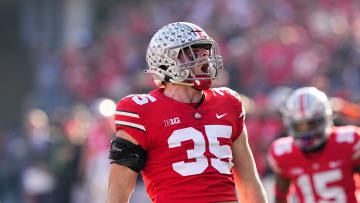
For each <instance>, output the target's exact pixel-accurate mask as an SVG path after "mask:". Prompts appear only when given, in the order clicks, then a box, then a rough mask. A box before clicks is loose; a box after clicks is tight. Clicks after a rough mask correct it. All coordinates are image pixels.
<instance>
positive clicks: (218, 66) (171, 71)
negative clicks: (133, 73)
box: [145, 22, 223, 89]
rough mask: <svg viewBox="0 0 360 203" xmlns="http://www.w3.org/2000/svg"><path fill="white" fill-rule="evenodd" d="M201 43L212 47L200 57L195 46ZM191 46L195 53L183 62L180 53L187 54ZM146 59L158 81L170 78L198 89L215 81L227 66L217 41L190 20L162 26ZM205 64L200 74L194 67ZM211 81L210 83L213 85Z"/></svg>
mask: <svg viewBox="0 0 360 203" xmlns="http://www.w3.org/2000/svg"><path fill="white" fill-rule="evenodd" d="M196 47H201V48H205V49H207V50H209V56H207V57H205V58H201V59H200V60H198V57H197V55H196V54H195V53H194V51H193V48H196ZM187 49H190V53H191V55H192V57H190V59H187V60H185V62H184V61H183V62H181V61H180V60H179V58H178V57H179V54H180V53H182V54H183V55H185V50H187ZM146 61H147V64H148V67H149V69H148V70H146V71H145V72H148V73H151V74H152V76H153V77H154V79H155V82H162V81H165V82H169V83H177V84H183V85H188V86H194V87H195V88H197V89H207V88H210V86H211V81H212V80H213V79H215V78H219V77H220V76H221V73H222V69H223V61H222V57H221V55H220V52H219V48H218V45H217V43H216V42H215V41H214V40H213V39H212V38H210V37H209V36H208V35H207V34H206V33H205V31H204V30H203V29H201V28H200V27H199V26H197V25H194V24H192V23H187V22H176V23H171V24H169V25H166V26H164V27H162V28H161V29H160V30H158V31H157V32H156V33H155V35H154V36H153V37H152V39H151V41H150V43H149V46H148V48H147V51H146ZM199 65H205V66H206V70H207V73H206V74H205V75H201V76H199V75H196V74H194V73H193V71H192V69H191V68H193V67H197V66H199ZM209 83H210V86H209Z"/></svg>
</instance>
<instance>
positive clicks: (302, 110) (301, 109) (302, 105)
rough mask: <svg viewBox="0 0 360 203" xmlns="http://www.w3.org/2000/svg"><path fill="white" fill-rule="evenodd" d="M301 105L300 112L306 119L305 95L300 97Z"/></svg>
mask: <svg viewBox="0 0 360 203" xmlns="http://www.w3.org/2000/svg"><path fill="white" fill-rule="evenodd" d="M299 100H300V101H299V103H300V112H301V115H302V116H303V117H304V116H305V109H304V95H303V94H302V95H300V97H299Z"/></svg>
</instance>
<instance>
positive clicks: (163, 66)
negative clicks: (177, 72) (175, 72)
mask: <svg viewBox="0 0 360 203" xmlns="http://www.w3.org/2000/svg"><path fill="white" fill-rule="evenodd" d="M159 68H160V69H162V70H165V71H166V70H167V69H168V67H167V66H165V65H161V66H159Z"/></svg>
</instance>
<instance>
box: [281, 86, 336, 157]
mask: <svg viewBox="0 0 360 203" xmlns="http://www.w3.org/2000/svg"><path fill="white" fill-rule="evenodd" d="M283 116H284V122H285V125H286V127H287V130H288V133H289V135H291V136H293V137H294V138H295V144H296V145H297V146H299V147H300V148H301V149H302V150H303V151H313V150H316V149H319V148H320V147H321V146H323V145H324V143H325V141H326V139H327V137H328V135H329V134H330V130H331V126H332V125H333V121H332V109H331V106H330V103H329V100H328V98H327V96H326V95H325V94H324V93H323V92H322V91H320V90H318V89H316V88H315V87H303V88H299V89H297V90H296V91H294V92H293V93H292V94H291V95H290V97H289V98H288V100H287V102H286V105H285V108H284V110H283Z"/></svg>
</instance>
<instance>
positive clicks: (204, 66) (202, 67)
mask: <svg viewBox="0 0 360 203" xmlns="http://www.w3.org/2000/svg"><path fill="white" fill-rule="evenodd" d="M200 70H201V71H202V72H203V73H208V72H209V64H208V63H206V64H204V65H202V66H201V69H200Z"/></svg>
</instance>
